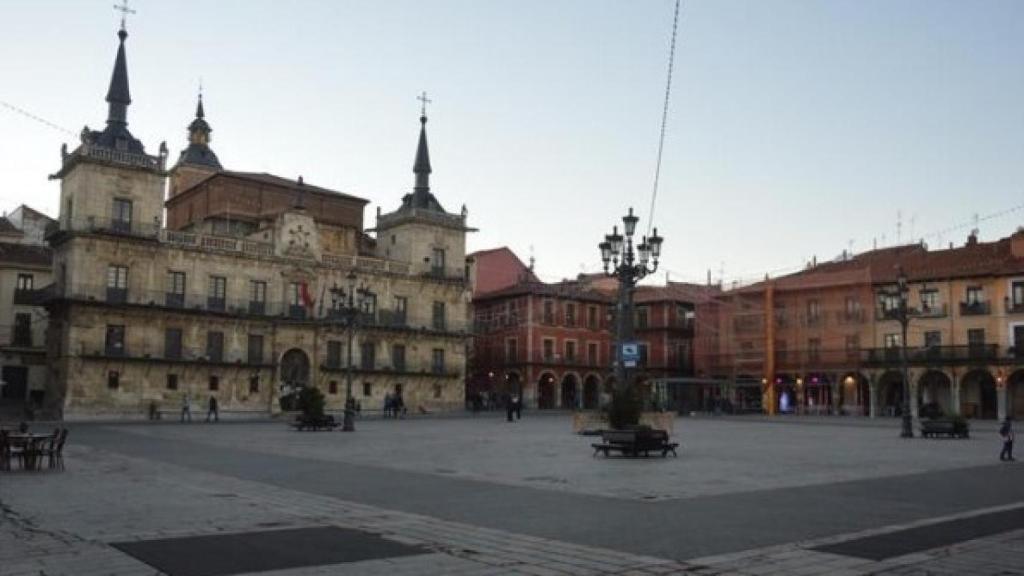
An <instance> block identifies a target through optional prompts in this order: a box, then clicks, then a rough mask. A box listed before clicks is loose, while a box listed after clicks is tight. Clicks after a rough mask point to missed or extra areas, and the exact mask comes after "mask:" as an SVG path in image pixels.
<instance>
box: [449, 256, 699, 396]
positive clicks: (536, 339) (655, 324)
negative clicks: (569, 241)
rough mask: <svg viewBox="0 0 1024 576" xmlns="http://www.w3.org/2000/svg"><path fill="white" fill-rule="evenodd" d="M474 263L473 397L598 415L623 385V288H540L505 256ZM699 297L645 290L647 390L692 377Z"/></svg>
mask: <svg viewBox="0 0 1024 576" xmlns="http://www.w3.org/2000/svg"><path fill="white" fill-rule="evenodd" d="M471 258H472V259H473V267H474V268H473V269H474V286H475V287H476V288H475V290H474V296H473V318H474V338H473V351H472V353H471V355H470V369H469V383H468V385H467V387H466V389H467V394H474V393H487V394H489V395H498V396H501V395H504V394H519V395H521V397H522V398H523V401H524V402H525V404H526V405H527V406H530V407H536V408H541V409H548V408H562V409H575V408H586V409H594V408H597V407H599V406H600V405H601V404H602V395H603V394H606V393H607V390H609V386H610V384H611V383H612V382H613V380H614V378H613V376H612V363H613V355H614V340H615V336H614V322H613V312H614V305H615V291H616V289H617V284H616V282H615V281H614V279H608V278H605V277H604V276H601V275H591V276H587V275H581V276H579V277H578V278H577V279H575V280H563V281H561V282H557V283H544V282H540V281H539V280H537V278H536V276H534V275H533V273H532V271H531V270H530V269H529V268H528V267H526V266H525V265H523V264H522V262H521V261H520V260H519V259H518V258H516V257H515V255H514V254H512V253H511V251H509V250H508V249H505V248H502V249H496V250H487V251H482V252H477V253H475V254H472V255H471ZM484 287H486V288H489V290H487V289H483V288H484ZM697 288H700V287H697ZM695 291H697V290H696V289H695V287H693V286H692V285H684V284H669V285H668V286H664V287H658V286H643V287H639V288H637V291H636V292H635V294H634V303H635V318H634V326H635V327H636V334H635V338H636V340H637V342H638V343H639V345H640V365H639V366H638V371H637V373H636V375H637V381H638V382H640V383H645V382H650V381H652V380H653V379H657V378H679V377H687V376H692V375H693V366H694V328H695V317H694V305H693V303H692V301H691V300H690V299H689V296H691V295H693V294H694V293H695Z"/></svg>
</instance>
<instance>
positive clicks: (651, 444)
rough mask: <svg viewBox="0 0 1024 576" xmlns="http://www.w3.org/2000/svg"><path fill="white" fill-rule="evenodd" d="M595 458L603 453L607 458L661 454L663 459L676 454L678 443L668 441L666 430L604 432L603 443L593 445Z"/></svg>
mask: <svg viewBox="0 0 1024 576" xmlns="http://www.w3.org/2000/svg"><path fill="white" fill-rule="evenodd" d="M591 446H593V447H594V456H597V454H598V452H601V453H603V454H604V455H605V457H607V456H608V455H609V454H610V453H611V452H621V453H622V455H623V456H639V455H640V454H641V453H643V455H644V456H650V454H651V452H661V457H662V458H664V457H666V456H668V453H669V452H671V453H672V455H673V456H678V454H676V447H678V446H679V443H677V442H669V441H668V432H666V431H664V430H647V429H637V430H602V431H601V443H600V444H591Z"/></svg>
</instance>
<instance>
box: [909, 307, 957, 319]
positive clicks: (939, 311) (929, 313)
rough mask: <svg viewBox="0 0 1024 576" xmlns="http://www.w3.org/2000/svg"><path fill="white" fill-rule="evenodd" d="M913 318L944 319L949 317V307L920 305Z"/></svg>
mask: <svg viewBox="0 0 1024 576" xmlns="http://www.w3.org/2000/svg"><path fill="white" fill-rule="evenodd" d="M914 316H915V317H916V318H945V317H947V316H949V306H947V305H946V304H935V305H932V306H925V305H924V304H922V305H921V308H919V309H918V310H917V313H916V314H915V315H914Z"/></svg>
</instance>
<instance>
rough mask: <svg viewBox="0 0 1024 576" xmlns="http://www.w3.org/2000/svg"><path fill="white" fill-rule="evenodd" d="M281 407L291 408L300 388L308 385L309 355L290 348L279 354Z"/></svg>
mask: <svg viewBox="0 0 1024 576" xmlns="http://www.w3.org/2000/svg"><path fill="white" fill-rule="evenodd" d="M280 377H281V409H282V410H292V409H294V406H295V398H296V397H297V395H298V393H299V391H300V390H302V389H303V388H305V387H306V386H308V385H309V356H307V355H306V353H305V352H303V351H302V350H299V349H298V348H292V349H291V350H289V351H287V352H285V353H284V355H283V356H281V367H280Z"/></svg>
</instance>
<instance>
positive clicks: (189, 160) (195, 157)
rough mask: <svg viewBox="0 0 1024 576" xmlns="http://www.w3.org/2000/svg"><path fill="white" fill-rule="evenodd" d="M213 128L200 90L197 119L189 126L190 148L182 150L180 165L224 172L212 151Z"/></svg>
mask: <svg viewBox="0 0 1024 576" xmlns="http://www.w3.org/2000/svg"><path fill="white" fill-rule="evenodd" d="M211 132H213V128H210V124H209V123H208V122H207V121H206V110H205V108H203V90H202V87H200V89H199V97H198V99H197V102H196V117H195V118H194V119H193V120H192V122H190V123H189V125H188V148H186V149H184V150H182V152H181V157H180V158H179V159H178V164H191V165H194V166H204V167H207V168H213V169H215V170H222V169H223V167H222V166H221V164H220V160H218V159H217V155H216V154H214V152H213V150H211V149H210V133H211Z"/></svg>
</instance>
